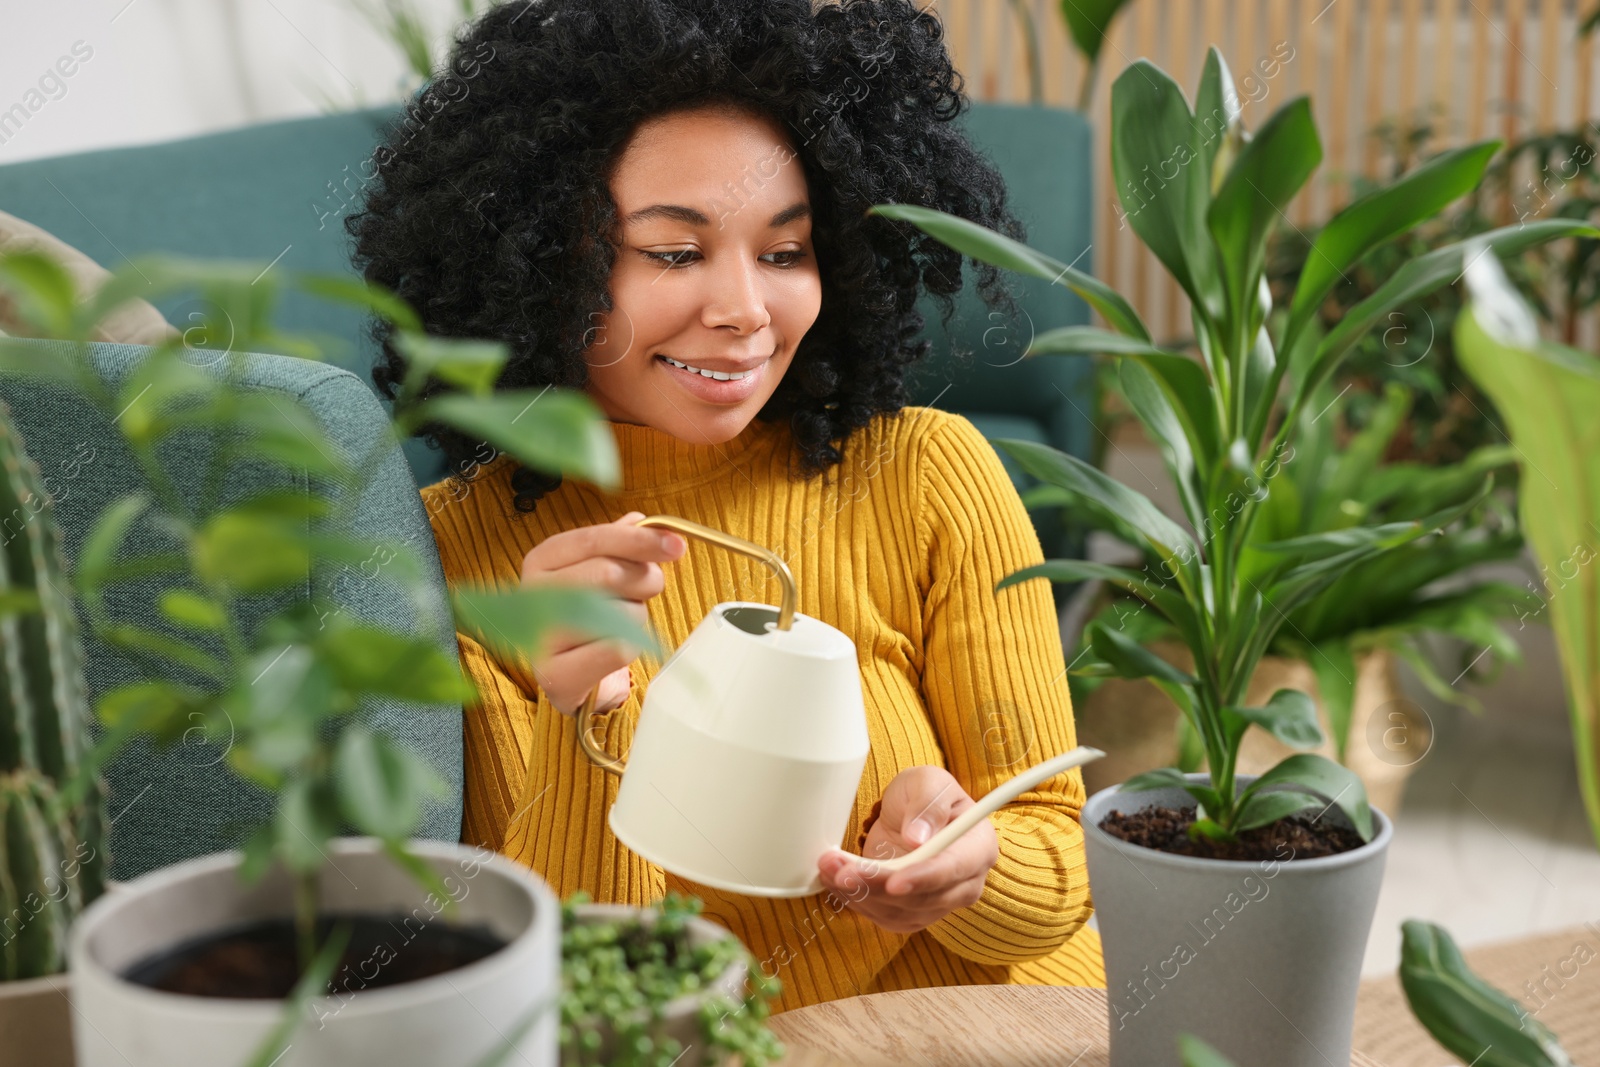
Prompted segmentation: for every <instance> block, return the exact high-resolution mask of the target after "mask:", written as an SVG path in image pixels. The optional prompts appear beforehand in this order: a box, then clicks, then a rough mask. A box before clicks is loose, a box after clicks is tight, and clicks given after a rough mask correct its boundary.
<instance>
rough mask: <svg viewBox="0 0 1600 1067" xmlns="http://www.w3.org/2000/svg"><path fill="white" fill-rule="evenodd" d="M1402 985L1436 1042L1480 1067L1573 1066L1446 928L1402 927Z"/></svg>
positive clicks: (1547, 1032) (1417, 923)
mask: <svg viewBox="0 0 1600 1067" xmlns="http://www.w3.org/2000/svg"><path fill="white" fill-rule="evenodd" d="M1400 930H1401V946H1400V987H1401V988H1402V989H1403V990H1405V994H1406V1001H1407V1003H1408V1004H1410V1006H1411V1012H1412V1014H1413V1015H1415V1016H1416V1017H1417V1021H1418V1022H1420V1023H1421V1024H1422V1025H1423V1026H1424V1027H1425V1028H1426V1029H1427V1031H1428V1033H1430V1034H1432V1035H1433V1037H1434V1040H1436V1041H1438V1042H1439V1044H1441V1045H1443V1046H1444V1047H1445V1048H1446V1049H1447V1050H1449V1051H1450V1052H1451V1053H1453V1054H1454V1055H1456V1056H1459V1057H1460V1058H1461V1059H1462V1060H1464V1061H1466V1062H1468V1063H1472V1064H1475V1065H1476V1067H1572V1058H1571V1057H1570V1056H1568V1055H1567V1053H1566V1050H1565V1049H1563V1048H1562V1047H1561V1044H1560V1042H1559V1041H1557V1040H1556V1036H1555V1034H1553V1033H1551V1032H1550V1029H1549V1027H1547V1026H1545V1025H1544V1024H1543V1023H1541V1022H1539V1020H1537V1019H1535V1018H1534V1017H1533V1016H1532V1015H1531V1014H1530V1013H1529V1012H1528V1010H1527V1009H1526V1008H1524V1007H1523V1006H1522V1005H1521V1004H1518V1003H1517V1002H1516V1001H1515V1000H1512V999H1511V998H1510V997H1509V996H1507V995H1506V994H1504V993H1502V992H1501V991H1500V990H1498V989H1496V988H1495V987H1493V986H1491V985H1489V983H1487V982H1485V981H1484V980H1483V979H1482V978H1479V977H1478V976H1477V975H1476V974H1474V973H1473V971H1472V970H1471V968H1469V967H1468V966H1467V962H1466V960H1465V959H1464V958H1463V957H1462V955H1461V950H1460V949H1458V948H1457V947H1456V943H1455V941H1454V940H1453V939H1452V938H1451V937H1450V935H1449V933H1448V932H1446V931H1445V929H1444V928H1443V927H1441V926H1436V925H1434V924H1433V923H1427V922H1421V921H1419V920H1417V919H1408V920H1407V921H1406V922H1404V923H1402V924H1401V926H1400Z"/></svg>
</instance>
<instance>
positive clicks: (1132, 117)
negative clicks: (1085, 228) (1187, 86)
mask: <svg viewBox="0 0 1600 1067" xmlns="http://www.w3.org/2000/svg"><path fill="white" fill-rule="evenodd" d="M1199 140H1200V139H1199V137H1198V136H1197V131H1196V129H1195V124H1194V115H1193V114H1191V113H1190V111H1189V104H1188V102H1187V101H1186V100H1185V99H1184V97H1183V90H1182V89H1180V88H1179V87H1178V83H1177V82H1175V81H1173V80H1172V78H1171V77H1170V76H1169V75H1168V74H1167V72H1166V71H1164V70H1162V69H1161V68H1160V67H1158V66H1156V65H1155V64H1154V63H1151V62H1150V61H1149V60H1145V59H1138V60H1135V61H1134V62H1133V63H1131V64H1129V66H1128V68H1127V69H1126V70H1124V71H1123V72H1122V74H1121V75H1119V76H1118V78H1117V80H1116V82H1115V83H1114V84H1113V85H1112V87H1111V170H1112V174H1113V176H1114V178H1115V180H1116V186H1117V196H1118V199H1119V200H1120V201H1121V202H1122V206H1123V210H1124V212H1125V213H1126V214H1125V215H1124V217H1125V218H1126V220H1127V222H1128V224H1129V225H1130V226H1132V227H1133V230H1134V232H1135V233H1137V234H1138V235H1139V238H1140V240H1142V241H1143V242H1144V243H1145V244H1146V245H1147V246H1148V247H1149V249H1150V251H1152V252H1154V253H1155V255H1156V258H1157V259H1159V260H1161V262H1162V263H1163V264H1164V265H1165V266H1166V268H1167V270H1168V271H1169V272H1170V273H1171V274H1172V276H1173V278H1174V279H1176V280H1177V282H1178V284H1179V285H1180V286H1182V287H1183V290H1184V292H1186V293H1188V294H1189V298H1190V300H1192V301H1193V302H1194V304H1195V306H1196V307H1197V308H1199V309H1202V310H1203V311H1204V313H1205V314H1206V315H1207V316H1208V317H1209V318H1210V319H1212V320H1213V321H1215V320H1216V319H1218V318H1220V316H1221V312H1222V306H1223V291H1222V284H1221V280H1220V276H1219V271H1218V269H1217V260H1216V256H1215V254H1214V251H1213V249H1212V245H1211V240H1210V236H1209V235H1208V234H1207V233H1206V226H1205V218H1206V208H1207V205H1208V203H1209V201H1210V197H1211V188H1210V177H1211V176H1210V175H1209V174H1207V173H1206V172H1205V168H1204V166H1203V158H1204V149H1203V148H1202V147H1201V145H1200V143H1199Z"/></svg>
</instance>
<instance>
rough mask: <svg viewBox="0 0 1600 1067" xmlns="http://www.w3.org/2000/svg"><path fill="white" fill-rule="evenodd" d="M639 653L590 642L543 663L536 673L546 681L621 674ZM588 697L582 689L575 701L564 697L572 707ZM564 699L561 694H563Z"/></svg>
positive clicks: (617, 645) (611, 643) (616, 645)
mask: <svg viewBox="0 0 1600 1067" xmlns="http://www.w3.org/2000/svg"><path fill="white" fill-rule="evenodd" d="M638 655H639V650H638V649H635V648H631V647H629V646H625V645H622V644H621V643H620V642H617V641H590V642H589V643H588V644H584V645H578V646H577V647H576V648H572V649H568V650H567V651H565V652H561V653H558V654H556V655H553V656H550V657H548V658H547V659H545V660H543V661H542V662H541V663H540V664H539V667H540V670H541V671H542V673H543V674H544V675H545V677H547V678H597V679H598V678H604V677H605V676H606V675H608V674H611V673H612V672H614V671H618V670H621V669H622V668H624V667H626V666H628V664H630V663H632V662H633V661H634V660H635V659H637V658H638ZM587 694H588V690H587V689H585V690H584V691H583V692H582V693H580V694H578V695H577V696H576V697H568V698H567V699H569V700H573V701H574V702H575V703H582V701H583V698H584V696H586V695H587ZM563 695H564V696H565V694H563Z"/></svg>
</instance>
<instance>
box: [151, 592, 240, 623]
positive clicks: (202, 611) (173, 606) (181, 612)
mask: <svg viewBox="0 0 1600 1067" xmlns="http://www.w3.org/2000/svg"><path fill="white" fill-rule="evenodd" d="M160 607H161V614H162V615H163V616H164V617H165V618H166V619H167V620H168V621H169V622H172V623H175V624H177V625H178V626H186V627H188V628H189V629H191V630H211V631H215V630H220V629H222V628H223V627H224V626H226V625H227V624H228V615H227V613H226V612H225V611H224V610H223V608H222V605H221V604H218V603H217V602H216V601H215V600H212V599H211V598H209V597H203V596H201V595H200V594H199V593H196V592H194V591H193V590H190V589H167V590H164V591H163V592H162V594H161V600H160Z"/></svg>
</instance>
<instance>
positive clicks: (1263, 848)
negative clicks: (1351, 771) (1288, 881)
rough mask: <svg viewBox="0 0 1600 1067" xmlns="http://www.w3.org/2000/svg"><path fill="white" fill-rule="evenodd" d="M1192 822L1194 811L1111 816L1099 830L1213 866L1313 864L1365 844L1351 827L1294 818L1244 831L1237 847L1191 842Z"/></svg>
mask: <svg viewBox="0 0 1600 1067" xmlns="http://www.w3.org/2000/svg"><path fill="white" fill-rule="evenodd" d="M1194 818H1195V809H1194V808H1140V809H1139V810H1138V811H1113V812H1111V813H1110V814H1109V815H1107V816H1106V817H1105V818H1104V819H1101V820H1100V829H1102V830H1104V831H1105V832H1106V833H1108V834H1110V835H1111V836H1113V837H1119V838H1121V839H1122V840H1124V841H1126V842H1128V843H1129V844H1130V845H1141V846H1143V847H1144V848H1153V849H1155V850H1157V851H1158V852H1172V853H1176V854H1177V855H1180V856H1200V857H1203V858H1205V859H1213V860H1247V861H1252V862H1253V861H1256V860H1289V859H1297V860H1309V859H1316V858H1317V857H1319V856H1333V855H1337V854H1338V853H1340V852H1348V851H1350V850H1351V849H1353V848H1360V847H1361V846H1362V845H1364V844H1366V842H1364V841H1362V840H1361V835H1360V834H1357V833H1356V832H1355V831H1354V830H1352V829H1350V828H1349V827H1347V826H1339V825H1337V824H1335V823H1331V822H1313V821H1312V820H1311V819H1308V818H1306V817H1305V816H1303V815H1290V816H1288V817H1286V818H1282V819H1279V820H1278V821H1277V822H1275V823H1271V824H1269V825H1267V826H1260V827H1257V828H1256V829H1254V830H1245V831H1244V832H1242V833H1240V834H1239V839H1238V840H1237V841H1212V840H1210V839H1208V838H1204V837H1202V838H1201V839H1200V840H1198V841H1196V840H1193V839H1192V838H1190V836H1189V827H1190V826H1191V825H1193V824H1194ZM1285 846H1287V847H1285ZM1290 850H1292V851H1290Z"/></svg>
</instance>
